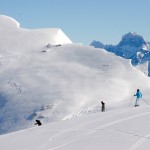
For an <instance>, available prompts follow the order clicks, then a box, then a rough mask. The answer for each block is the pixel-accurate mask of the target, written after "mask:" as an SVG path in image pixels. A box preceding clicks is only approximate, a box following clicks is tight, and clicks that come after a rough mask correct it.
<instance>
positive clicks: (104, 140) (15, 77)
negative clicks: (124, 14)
mask: <svg viewBox="0 0 150 150" xmlns="http://www.w3.org/2000/svg"><path fill="white" fill-rule="evenodd" d="M1 24H3V26H2V28H0V34H1V35H3V36H1V37H0V67H1V69H0V84H1V87H0V134H1V136H0V149H2V150H10V147H11V149H15V150H17V149H18V150H20V149H24V150H31V149H38V150H44V149H45V150H46V149H47V150H48V149H49V150H50V149H65V150H67V149H71V150H75V149H100V148H101V149H104V150H105V149H110V148H111V149H112V148H113V149H115V150H117V149H118V150H121V149H135V148H136V149H140V144H141V145H142V146H144V147H145V149H144V150H146V148H148V146H149V143H148V142H147V141H148V138H149V134H150V133H149V130H148V127H149V125H150V122H149V106H147V104H146V103H145V101H144V100H146V101H147V103H149V90H150V80H149V78H148V77H147V76H146V75H144V73H142V72H141V71H139V70H138V69H136V68H134V67H132V65H131V62H130V60H125V59H123V58H121V57H118V56H116V55H114V54H112V53H109V52H107V51H106V50H104V49H100V48H97V49H95V48H94V47H91V46H82V45H81V44H75V43H72V42H71V40H70V39H69V38H68V37H67V36H66V35H65V34H64V33H63V31H62V30H61V29H55V28H49V29H32V30H31V29H24V28H20V26H19V23H17V21H15V20H14V19H12V18H10V17H7V16H0V25H1ZM4 24H6V26H5V25H4ZM58 45H59V46H58ZM137 88H139V89H140V90H141V91H142V93H143V98H144V99H143V100H142V101H141V106H140V107H139V108H134V107H131V106H133V105H134V99H133V95H134V94H135V92H136V89H137ZM131 100H132V101H131ZM101 101H104V102H105V103H106V112H104V113H101V108H100V107H101V105H100V102H101ZM130 103H131V104H130ZM129 104H130V106H129ZM36 119H40V120H41V121H42V123H43V125H42V126H40V127H34V123H35V120H36ZM143 123H144V124H143ZM135 125H137V126H135ZM27 128H28V129H27ZM21 129H22V130H21ZM18 130H20V131H18ZM10 132H11V133H10ZM6 133H7V134H6ZM8 143H9V144H8Z"/></svg>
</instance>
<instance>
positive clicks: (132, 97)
mask: <svg viewBox="0 0 150 150" xmlns="http://www.w3.org/2000/svg"><path fill="white" fill-rule="evenodd" d="M133 98H134V96H133V97H132V99H131V101H130V103H129V105H128V106H130V105H131V102H132V100H133Z"/></svg>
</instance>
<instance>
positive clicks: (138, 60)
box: [91, 32, 150, 75]
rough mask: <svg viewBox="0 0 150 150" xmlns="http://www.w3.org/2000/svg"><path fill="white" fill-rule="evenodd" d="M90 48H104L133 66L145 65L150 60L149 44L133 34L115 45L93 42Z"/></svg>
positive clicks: (127, 35)
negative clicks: (128, 60) (129, 60)
mask: <svg viewBox="0 0 150 150" xmlns="http://www.w3.org/2000/svg"><path fill="white" fill-rule="evenodd" d="M91 46H94V47H95V48H104V49H106V50H107V51H109V52H113V53H115V54H116V55H118V56H121V57H123V58H126V59H131V63H132V65H134V66H136V65H139V64H144V63H146V64H147V62H148V61H149V60H150V43H149V42H146V41H145V40H144V38H143V37H142V36H140V35H138V34H136V33H135V32H129V33H127V34H125V35H124V36H122V39H121V41H120V42H119V44H117V45H104V44H103V43H101V42H99V41H95V40H94V41H93V42H92V43H91ZM146 64H144V65H146ZM142 66H143V65H142ZM139 68H141V67H139ZM147 72H148V75H149V74H150V70H147Z"/></svg>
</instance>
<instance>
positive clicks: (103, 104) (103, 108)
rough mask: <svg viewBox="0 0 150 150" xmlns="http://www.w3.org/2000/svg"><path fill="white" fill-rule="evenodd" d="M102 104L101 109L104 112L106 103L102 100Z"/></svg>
mask: <svg viewBox="0 0 150 150" xmlns="http://www.w3.org/2000/svg"><path fill="white" fill-rule="evenodd" d="M101 104H102V108H101V111H102V112H104V111H105V103H104V102H103V101H101Z"/></svg>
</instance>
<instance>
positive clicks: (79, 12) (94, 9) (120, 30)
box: [0, 0, 150, 45]
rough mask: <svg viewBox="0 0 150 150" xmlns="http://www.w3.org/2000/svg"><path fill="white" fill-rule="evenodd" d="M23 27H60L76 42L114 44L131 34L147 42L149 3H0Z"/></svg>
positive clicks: (43, 0)
mask: <svg viewBox="0 0 150 150" xmlns="http://www.w3.org/2000/svg"><path fill="white" fill-rule="evenodd" d="M0 14H2V15H7V16H10V17H12V18H14V19H16V20H17V21H18V22H19V23H20V25H21V27H22V28H29V29H33V28H61V29H62V31H63V32H64V33H65V34H66V35H67V36H68V37H69V38H70V39H71V40H72V41H73V42H75V43H80V42H81V43H83V44H84V45H89V44H90V43H91V42H92V41H93V40H98V41H101V42H103V43H104V44H117V43H118V42H119V41H120V40H121V37H122V35H123V34H126V33H128V32H129V31H134V32H136V33H137V34H140V35H142V36H143V37H144V38H145V40H147V41H150V19H149V18H150V17H149V15H150V0H0Z"/></svg>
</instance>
